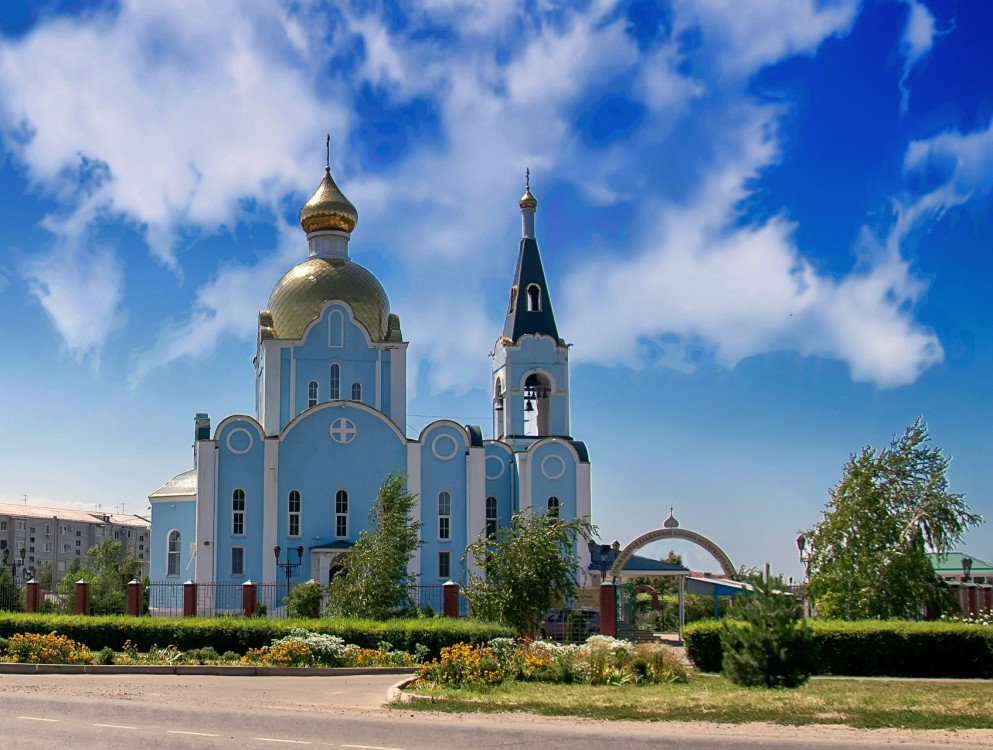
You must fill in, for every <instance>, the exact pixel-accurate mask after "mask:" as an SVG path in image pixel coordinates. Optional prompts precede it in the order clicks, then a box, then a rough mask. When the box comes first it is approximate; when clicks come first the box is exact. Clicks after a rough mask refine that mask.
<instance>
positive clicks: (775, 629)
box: [720, 578, 816, 688]
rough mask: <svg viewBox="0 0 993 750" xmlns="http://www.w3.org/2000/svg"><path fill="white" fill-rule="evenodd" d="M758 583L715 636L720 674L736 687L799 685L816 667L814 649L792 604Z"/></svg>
mask: <svg viewBox="0 0 993 750" xmlns="http://www.w3.org/2000/svg"><path fill="white" fill-rule="evenodd" d="M776 583H777V581H776V580H775V579H758V578H756V579H755V580H754V581H753V584H752V591H751V592H749V593H748V594H745V595H742V596H741V597H739V598H740V600H741V601H740V604H739V606H738V607H736V608H735V611H734V613H733V615H732V616H731V617H729V618H727V619H725V620H724V621H723V627H722V629H721V633H720V641H721V650H722V653H723V658H722V667H723V671H724V674H725V675H726V676H727V677H728V679H730V680H731V681H732V682H733V683H735V684H736V685H745V686H748V687H770V688H771V687H787V688H795V687H800V686H801V685H803V684H804V683H806V682H807V680H808V679H810V675H811V674H812V673H813V671H814V669H815V666H816V650H815V649H816V647H815V645H814V638H813V634H812V633H811V631H810V628H809V627H808V625H807V623H806V621H805V620H804V619H803V615H802V613H801V611H800V605H799V603H798V602H797V600H796V599H795V598H794V597H792V596H789V595H787V594H784V593H782V591H781V590H777V587H776Z"/></svg>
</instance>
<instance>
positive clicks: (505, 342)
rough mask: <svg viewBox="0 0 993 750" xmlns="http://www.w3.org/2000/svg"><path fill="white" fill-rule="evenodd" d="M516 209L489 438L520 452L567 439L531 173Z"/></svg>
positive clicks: (563, 375)
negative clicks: (543, 441)
mask: <svg viewBox="0 0 993 750" xmlns="http://www.w3.org/2000/svg"><path fill="white" fill-rule="evenodd" d="M519 205H520V208H521V245H520V251H519V253H518V256H517V270H516V271H515V272H514V282H513V284H512V285H511V287H510V302H509V304H508V307H507V317H506V319H505V321H504V325H503V335H502V336H500V338H499V339H497V342H496V346H495V347H494V350H493V436H494V437H495V438H496V439H498V440H503V441H505V442H507V443H510V444H511V445H514V447H515V448H525V447H527V446H528V445H529V444H530V443H532V442H534V441H535V440H536V439H538V438H541V437H547V436H551V435H555V436H559V437H568V436H569V347H568V345H567V344H566V343H565V342H564V341H563V340H562V339H560V338H559V333H558V327H557V326H556V324H555V314H554V312H553V311H552V299H551V295H550V294H549V290H548V283H547V281H546V279H545V270H544V267H543V266H542V263H541V254H540V253H539V252H538V241H537V239H536V238H535V231H534V215H535V211H536V210H537V208H538V201H537V200H536V199H535V197H534V195H532V194H531V171H530V170H528V172H527V179H526V181H525V189H524V195H523V196H522V197H521V200H520V203H519Z"/></svg>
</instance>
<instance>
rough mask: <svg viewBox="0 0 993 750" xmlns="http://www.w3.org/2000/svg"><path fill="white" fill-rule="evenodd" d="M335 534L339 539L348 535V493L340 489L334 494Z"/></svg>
mask: <svg viewBox="0 0 993 750" xmlns="http://www.w3.org/2000/svg"><path fill="white" fill-rule="evenodd" d="M334 535H335V536H336V537H337V538H338V539H344V538H345V537H347V536H348V493H347V492H345V490H338V491H337V492H336V493H335V495H334Z"/></svg>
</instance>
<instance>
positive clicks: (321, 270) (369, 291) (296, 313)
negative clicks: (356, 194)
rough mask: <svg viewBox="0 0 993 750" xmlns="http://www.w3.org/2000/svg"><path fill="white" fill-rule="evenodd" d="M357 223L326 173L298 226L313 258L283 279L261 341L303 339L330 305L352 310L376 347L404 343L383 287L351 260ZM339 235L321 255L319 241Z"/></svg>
mask: <svg viewBox="0 0 993 750" xmlns="http://www.w3.org/2000/svg"><path fill="white" fill-rule="evenodd" d="M357 222H358V211H356V210H355V206H353V205H352V203H351V201H349V200H348V198H346V197H345V195H344V194H343V193H342V192H341V190H340V189H339V188H338V186H337V185H336V184H335V182H334V180H333V179H332V178H331V170H330V168H327V169H326V170H325V173H324V179H323V180H322V181H321V184H320V185H319V186H318V187H317V190H316V191H315V192H314V194H313V195H312V196H311V197H310V199H309V200H308V201H307V202H306V203H305V204H304V205H303V207H302V208H301V209H300V226H301V227H303V230H304V231H305V232H306V233H307V238H308V240H309V241H310V242H311V253H310V255H311V257H309V258H307V260H305V261H303V262H302V263H299V264H297V265H296V266H294V267H293V268H291V269H290V270H289V271H287V272H286V274H285V275H284V276H283V278H281V279H280V280H279V281H278V282H277V284H276V286H275V287H274V288H273V290H272V294H271V295H270V296H269V305H268V308H267V309H266V310H262V311H261V312H260V313H259V338H260V339H271V338H278V339H299V338H301V337H302V336H303V333H304V331H305V330H306V329H307V326H308V325H310V323H311V322H312V321H314V320H316V319H317V318H318V317H319V316H320V314H321V308H322V307H323V306H324V303H325V302H327V301H328V300H340V301H342V302H345V303H347V304H348V305H349V307H351V308H352V312H353V314H354V315H355V319H356V321H357V322H359V323H361V324H362V326H363V327H364V328H365V329H366V331H367V332H368V333H369V337H370V338H371V339H372V340H373V341H375V342H383V341H401V340H402V335H401V333H400V319H399V318H398V317H397V316H396V315H392V314H391V313H390V301H389V298H388V297H387V296H386V291H385V290H384V289H383V287H382V285H381V284H380V283H379V281H378V280H377V279H376V277H375V276H373V275H372V274H371V273H370V272H369V271H367V270H366V269H365V268H363V267H362V266H360V265H359V264H358V263H355V262H353V261H352V260H351V259H350V258H349V257H348V250H347V246H348V245H347V243H348V235H349V234H350V233H351V231H352V230H353V229H354V228H355V225H356V223H357ZM326 234H332V235H338V236H339V237H338V239H339V243H338V244H337V245H335V248H336V250H335V251H334V252H331V253H327V252H322V251H321V250H320V249H317V248H320V247H321V245H319V243H320V240H321V239H322V237H321V236H320V235H326Z"/></svg>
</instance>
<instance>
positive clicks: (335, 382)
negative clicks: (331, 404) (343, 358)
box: [328, 363, 341, 401]
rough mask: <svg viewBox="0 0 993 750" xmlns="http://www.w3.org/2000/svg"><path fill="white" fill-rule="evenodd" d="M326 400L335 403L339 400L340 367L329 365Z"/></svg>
mask: <svg viewBox="0 0 993 750" xmlns="http://www.w3.org/2000/svg"><path fill="white" fill-rule="evenodd" d="M328 398H329V399H331V400H332V401H337V400H338V399H340V398H341V367H340V366H339V365H338V364H337V363H335V364H333V365H331V375H330V376H329V377H328Z"/></svg>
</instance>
